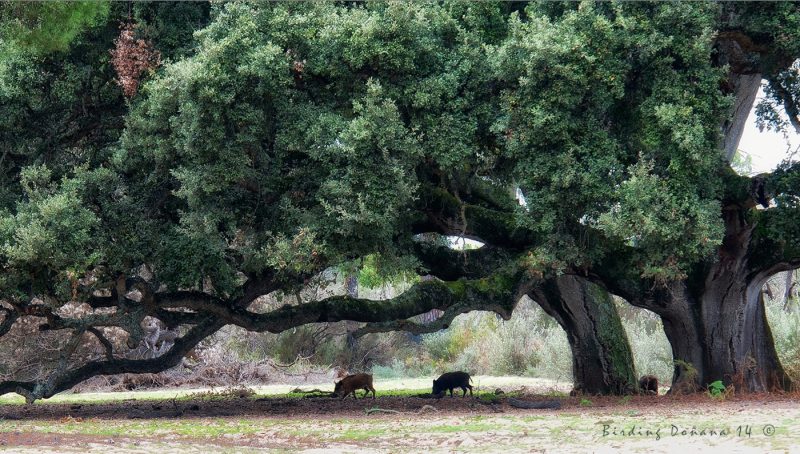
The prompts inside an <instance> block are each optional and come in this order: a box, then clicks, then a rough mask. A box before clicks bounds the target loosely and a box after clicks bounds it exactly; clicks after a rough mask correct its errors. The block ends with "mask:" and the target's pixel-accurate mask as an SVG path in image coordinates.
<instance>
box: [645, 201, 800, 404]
mask: <svg viewBox="0 0 800 454" xmlns="http://www.w3.org/2000/svg"><path fill="white" fill-rule="evenodd" d="M723 218H724V220H725V226H726V236H725V238H724V240H723V244H722V246H721V247H720V250H719V257H718V260H717V261H716V262H714V263H713V264H710V265H707V266H704V267H699V268H698V269H696V270H694V271H693V272H692V273H690V276H689V278H688V279H686V280H683V281H677V282H673V283H670V284H668V285H667V286H663V287H662V288H660V289H656V290H653V291H651V292H650V294H649V295H648V296H647V297H646V298H644V299H638V300H637V299H636V298H633V299H631V300H630V301H631V302H633V303H634V304H636V305H637V306H641V307H644V308H647V309H649V310H652V311H653V312H655V313H656V314H658V315H659V316H661V319H662V321H663V324H664V331H665V333H666V335H667V339H668V340H669V342H670V345H671V346H672V353H673V358H674V360H675V363H676V366H675V372H674V376H673V389H672V390H673V391H694V390H698V389H701V388H703V387H705V386H707V385H708V384H709V383H712V382H714V381H716V380H721V381H722V382H723V383H725V385H731V384H732V385H734V386H735V387H736V388H737V390H738V391H748V392H765V391H772V390H789V389H790V388H791V380H790V379H789V377H788V376H787V375H786V372H785V371H784V370H783V367H782V366H781V364H780V361H779V360H778V355H777V352H776V351H775V344H774V340H773V337H772V333H771V331H770V329H769V325H768V324H767V319H766V313H765V309H764V300H763V293H762V292H761V289H762V287H763V286H764V283H765V282H766V280H767V279H768V278H769V276H770V275H772V274H773V273H774V271H771V270H769V269H763V270H757V269H756V270H754V269H753V266H752V264H751V263H750V258H751V257H750V250H749V246H750V241H751V235H752V232H753V228H754V225H753V224H748V223H747V222H746V221H745V211H744V210H742V209H738V208H729V209H726V210H724V212H723Z"/></svg>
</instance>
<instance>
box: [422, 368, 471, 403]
mask: <svg viewBox="0 0 800 454" xmlns="http://www.w3.org/2000/svg"><path fill="white" fill-rule="evenodd" d="M471 380H472V378H470V376H469V374H468V373H466V372H460V371H459V372H447V373H445V374H442V376H441V377H439V378H437V379H436V380H434V381H433V392H432V393H431V394H433V395H434V396H439V395H444V392H445V391H447V390H448V389H449V390H450V397H453V389H454V388H461V390H462V391H464V395H462V396H461V397H465V396H466V395H467V389H469V395H470V396H471V395H472V386H471V385H470V384H469V382H470V381H471Z"/></svg>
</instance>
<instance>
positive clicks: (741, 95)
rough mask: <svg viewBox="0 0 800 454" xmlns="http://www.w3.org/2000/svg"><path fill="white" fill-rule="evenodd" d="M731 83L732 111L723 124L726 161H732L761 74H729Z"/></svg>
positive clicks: (759, 82) (759, 84)
mask: <svg viewBox="0 0 800 454" xmlns="http://www.w3.org/2000/svg"><path fill="white" fill-rule="evenodd" d="M728 81H729V83H731V84H732V85H733V87H732V88H733V95H734V102H733V111H732V112H731V117H730V119H729V120H728V121H727V122H726V123H725V124H724V125H723V127H722V128H723V131H722V132H723V137H724V138H723V144H722V147H723V152H724V153H725V159H726V160H727V161H728V162H732V161H733V157H734V156H735V155H736V150H737V149H738V148H739V142H740V141H741V139H742V134H743V133H744V127H745V124H747V118H748V117H749V116H750V111H751V110H752V109H753V103H754V102H755V100H756V95H757V94H758V89H759V87H761V74H760V73H755V74H731V76H730V77H729V78H728Z"/></svg>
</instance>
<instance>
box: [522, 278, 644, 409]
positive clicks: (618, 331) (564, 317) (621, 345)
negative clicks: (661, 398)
mask: <svg viewBox="0 0 800 454" xmlns="http://www.w3.org/2000/svg"><path fill="white" fill-rule="evenodd" d="M529 296H530V297H531V298H532V299H533V300H534V301H536V302H537V303H539V305H540V306H541V307H542V309H544V311H545V312H547V313H548V314H549V315H550V316H552V317H553V318H555V319H556V321H558V323H559V324H560V325H561V327H562V328H564V330H565V331H566V332H567V338H568V340H569V344H570V348H571V350H572V369H573V379H574V382H575V383H574V387H575V390H576V391H580V392H583V393H586V394H629V393H632V392H635V391H636V390H637V380H636V372H635V370H634V366H633V354H632V353H631V349H630V345H629V344H628V338H627V336H626V335H625V331H624V329H623V327H622V322H621V321H620V319H619V315H618V314H617V311H616V309H615V308H614V302H613V301H612V299H611V296H610V295H609V293H608V292H606V291H605V290H603V289H602V288H600V287H598V286H597V285H595V284H592V283H590V282H589V281H588V280H586V279H583V278H580V277H577V276H572V275H562V276H560V277H558V278H555V279H549V280H547V281H545V282H544V283H543V284H542V285H541V286H537V288H536V289H535V290H533V291H531V293H530V294H529Z"/></svg>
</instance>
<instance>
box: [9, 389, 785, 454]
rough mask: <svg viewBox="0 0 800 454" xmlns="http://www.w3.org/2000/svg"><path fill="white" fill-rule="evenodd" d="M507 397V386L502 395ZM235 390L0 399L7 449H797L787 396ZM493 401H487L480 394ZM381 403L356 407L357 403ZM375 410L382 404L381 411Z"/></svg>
mask: <svg viewBox="0 0 800 454" xmlns="http://www.w3.org/2000/svg"><path fill="white" fill-rule="evenodd" d="M506 395H507V394H506ZM506 395H500V396H496V397H493V396H492V395H491V394H490V393H488V392H486V393H485V394H482V395H481V398H478V397H474V398H470V397H467V398H450V397H445V398H442V399H432V398H422V397H414V396H380V394H379V396H378V398H377V399H375V400H373V399H359V400H355V399H353V398H352V397H351V398H348V399H347V400H344V401H341V400H339V399H334V398H325V397H318V398H298V397H280V396H271V397H259V396H245V397H238V396H237V395H236V393H228V394H227V395H225V396H224V397H221V396H219V395H212V394H208V395H195V396H194V397H191V396H190V397H186V398H181V399H174V400H170V399H167V400H163V399H162V400H141V399H128V400H125V401H117V402H111V403H91V402H84V403H60V404H52V403H36V404H34V405H20V404H3V405H0V449H1V450H6V451H9V452H87V451H88V452H155V451H158V452H181V453H187V452H262V451H290V452H297V451H305V452H358V453H362V452H462V451H465V452H504V453H511V452H620V451H621V452H664V453H671V452H731V453H735V452H753V453H756V452H758V453H761V452H800V400H799V399H798V397H800V396H798V395H776V394H771V395H750V396H729V397H727V398H726V399H725V400H715V399H712V398H710V397H709V396H707V395H695V396H682V397H672V396H633V397H626V398H620V397H559V398H554V397H547V396H541V395H525V394H518V395H517V398H519V399H523V400H528V401H537V400H553V399H557V400H559V401H560V403H561V409H557V410H553V409H549V410H523V409H518V408H513V407H511V406H509V404H508V398H507V397H505V396H506ZM492 400H494V402H492ZM375 407H377V408H380V409H382V410H384V411H380V412H377V413H372V414H369V415H368V414H366V410H368V409H373V408H375ZM385 410H388V412H386V411H385Z"/></svg>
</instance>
